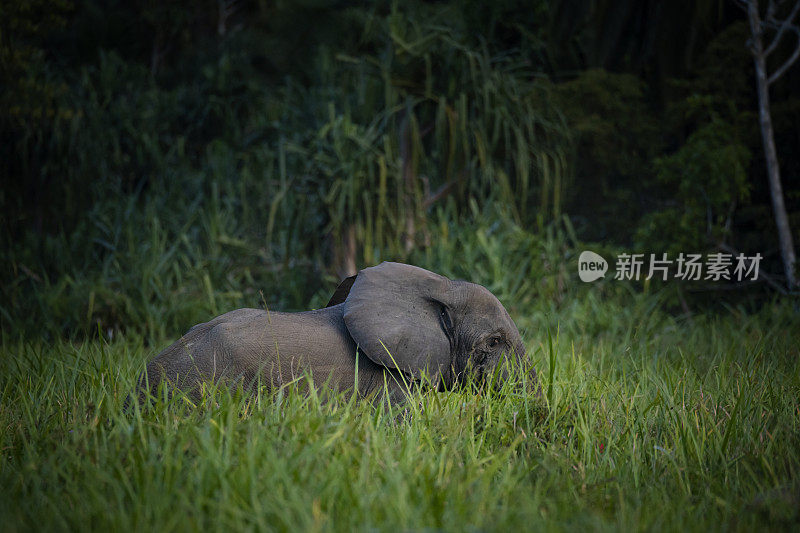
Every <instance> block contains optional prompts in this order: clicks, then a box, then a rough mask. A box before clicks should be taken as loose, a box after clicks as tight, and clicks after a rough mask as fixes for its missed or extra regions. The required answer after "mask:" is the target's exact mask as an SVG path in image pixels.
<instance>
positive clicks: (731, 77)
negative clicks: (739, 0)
mask: <svg viewBox="0 0 800 533" xmlns="http://www.w3.org/2000/svg"><path fill="white" fill-rule="evenodd" d="M747 38H748V34H747V27H746V24H745V23H744V20H743V16H742V14H741V13H740V12H739V10H738V9H737V8H736V6H735V4H734V3H733V2H729V1H722V0H698V1H694V2H683V1H678V2H665V3H659V2H642V1H639V0H617V1H589V0H570V1H563V2H558V3H556V2H546V1H533V2H518V1H515V0H503V1H498V2H476V1H474V0H449V1H439V2H421V1H408V2H395V3H376V4H372V3H369V2H347V1H341V0H301V1H295V2H253V1H246V0H240V1H231V0H218V1H217V2H211V1H209V0H203V1H199V2H188V1H185V0H175V1H171V2H149V1H135V2H115V1H100V0H85V1H76V2H75V3H74V4H73V3H71V2H68V1H67V0H30V1H27V2H6V3H3V4H2V5H0V82H2V83H0V161H2V164H1V165H0V172H2V173H3V175H2V176H1V177H2V189H0V256H1V257H2V261H0V328H2V332H1V333H0V338H1V339H2V346H1V347H0V450H2V457H1V458H0V486H2V487H3V488H4V489H3V497H2V498H0V523H3V524H4V526H6V527H8V528H10V530H15V529H20V530H27V529H30V528H32V527H33V528H42V529H79V528H80V529H85V528H87V527H88V528H92V529H108V528H119V529H132V528H136V529H165V530H170V529H171V530H176V529H177V530H184V529H200V528H206V527H219V528H222V527H226V528H229V527H233V528H236V529H241V528H246V527H247V528H259V529H268V528H274V529H282V530H287V529H292V530H293V529H298V528H299V529H304V530H312V529H314V530H319V529H339V530H352V529H353V528H361V529H368V528H377V529H390V528H391V529H396V526H399V527H400V528H403V529H423V528H442V529H447V530H464V529H467V528H474V529H511V528H512V527H516V528H519V527H525V528H526V529H531V528H538V527H539V526H541V527H547V528H553V529H570V530H571V529H576V528H584V527H591V528H597V529H606V528H608V529H625V530H628V529H632V528H670V529H678V528H682V529H683V528H691V529H709V528H711V529H719V528H730V529H739V530H751V529H753V528H754V527H758V526H764V527H772V528H792V527H795V528H796V527H797V526H798V524H800V514H798V511H797V510H798V509H799V508H800V482H798V470H799V469H800V461H799V460H798V457H800V454H799V453H798V450H799V449H800V442H798V432H797V428H798V427H800V404H798V398H800V363H799V361H800V351H798V346H800V327H798V325H800V321H798V311H797V304H796V301H794V300H792V296H791V295H790V296H786V295H777V294H775V293H774V291H773V289H772V288H771V287H770V286H766V285H764V284H763V283H759V284H752V285H744V284H742V285H734V284H726V283H713V284H712V283H705V282H699V283H682V282H679V281H676V280H670V281H668V282H666V283H661V282H659V281H656V280H653V281H652V282H623V281H615V280H611V279H606V280H601V281H598V282H596V283H594V284H584V283H581V282H580V281H579V280H578V279H577V274H576V262H577V256H578V254H579V253H580V251H581V250H583V249H586V248H589V249H591V250H594V251H596V252H600V253H603V254H604V255H606V256H607V257H612V256H613V255H614V254H616V253H618V252H621V251H626V252H639V251H641V252H653V253H655V252H662V251H668V252H670V253H674V252H678V251H683V252H698V253H701V252H710V251H715V250H719V249H720V247H721V246H724V247H725V249H735V250H739V251H742V252H745V253H747V254H755V253H757V252H758V253H761V254H762V255H763V256H764V258H765V259H764V262H763V264H762V269H763V270H764V271H765V272H767V273H770V274H771V275H772V277H773V278H774V279H777V280H780V275H779V274H777V273H778V272H781V267H780V263H779V257H778V250H777V242H776V239H775V230H774V222H773V219H772V213H771V207H770V202H769V196H768V191H767V186H766V178H765V175H764V174H765V171H764V162H763V156H762V148H761V139H760V133H759V131H758V126H757V116H756V96H755V89H754V82H753V77H752V59H751V57H750V56H749V54H748V52H747V49H746V47H745V42H746V41H747ZM781 53H783V54H784V56H785V55H786V54H785V51H781ZM798 86H800V67H798V68H795V69H793V70H791V71H789V72H788V73H787V74H786V76H784V78H782V79H781V81H780V82H779V83H778V84H776V85H775V86H773V88H772V98H773V115H774V120H775V135H776V141H777V143H778V153H779V157H780V159H781V165H782V168H783V171H784V175H785V176H787V178H786V179H785V180H784V188H785V195H786V201H787V207H788V210H789V215H790V221H791V224H792V227H793V228H794V230H795V232H797V231H800V185H798V181H797V179H795V178H796V177H797V176H798V175H800V156H799V155H798V154H800V151H798V150H797V146H798V145H799V144H800V137H799V136H800V94H798V93H797V91H792V89H793V88H794V87H798ZM381 260H401V261H406V262H411V263H414V264H418V265H420V266H423V267H426V268H429V269H431V270H434V271H436V272H440V273H442V274H444V275H447V276H450V277H453V278H464V279H469V280H471V281H475V282H477V283H481V284H483V285H485V286H486V287H488V288H489V289H490V290H492V292H494V293H495V294H496V295H497V296H498V297H499V298H500V300H501V301H502V302H503V303H504V304H505V305H506V307H507V308H508V310H509V312H510V314H511V315H512V317H513V318H514V319H515V321H516V323H517V324H518V326H519V327H520V330H521V332H522V335H523V338H524V340H525V342H526V344H527V347H528V349H529V353H530V356H531V358H532V359H533V362H534V364H535V365H536V367H537V368H538V369H539V374H540V379H541V385H542V396H541V397H538V398H536V397H525V396H521V395H519V394H518V393H517V392H514V390H512V389H511V388H509V389H507V390H505V391H502V392H501V393H499V394H497V395H488V394H486V393H485V391H483V392H478V393H476V392H474V391H456V392H452V393H441V394H435V393H430V392H422V393H420V394H419V396H418V397H415V398H414V400H413V401H410V402H409V403H408V404H407V405H406V406H400V407H395V408H393V409H387V407H386V406H373V405H371V404H369V403H364V402H361V403H359V402H352V401H350V400H349V399H348V398H347V397H344V396H343V397H340V398H338V399H336V400H335V401H330V402H328V403H324V402H321V401H320V400H319V399H318V398H317V397H314V396H312V397H305V396H303V395H299V394H294V393H293V392H292V391H291V390H289V389H286V390H282V391H279V392H277V393H273V394H270V393H267V392H263V393H262V394H260V395H258V396H257V397H255V398H252V397H248V396H244V397H243V396H241V395H238V394H237V392H236V391H229V390H218V391H212V392H211V396H210V397H209V398H207V400H206V401H205V402H204V403H203V405H201V406H199V407H188V408H187V406H186V405H184V403H183V402H182V400H181V399H180V398H178V399H176V401H175V402H173V403H172V404H166V403H159V404H158V405H156V406H155V407H154V408H152V409H150V410H148V411H145V412H141V411H139V410H134V412H128V413H125V412H124V410H123V403H124V400H125V398H126V396H127V394H128V393H129V392H130V390H131V389H132V387H133V383H134V379H135V377H136V375H137V373H138V372H139V371H140V370H141V369H142V368H143V365H144V362H145V361H146V360H147V359H148V358H149V357H151V356H152V355H153V352H154V351H155V350H156V349H158V348H159V347H161V346H163V345H164V343H165V342H166V341H167V340H168V339H173V338H175V337H176V336H177V335H178V334H180V333H182V332H183V331H185V329H186V328H187V327H189V326H191V325H193V324H195V323H197V322H200V321H204V320H206V319H208V318H209V317H211V316H214V315H215V314H218V313H221V312H223V311H226V310H229V309H232V308H235V307H241V306H249V307H259V306H267V307H269V308H270V309H280V310H304V309H309V308H317V307H321V306H323V305H325V302H326V301H327V299H328V297H329V296H330V294H331V291H332V289H333V288H334V287H335V285H336V283H337V282H338V281H339V280H340V279H341V276H342V275H345V274H347V273H349V272H351V271H352V270H353V269H354V268H361V267H363V266H368V265H371V264H375V263H377V262H379V261H381Z"/></svg>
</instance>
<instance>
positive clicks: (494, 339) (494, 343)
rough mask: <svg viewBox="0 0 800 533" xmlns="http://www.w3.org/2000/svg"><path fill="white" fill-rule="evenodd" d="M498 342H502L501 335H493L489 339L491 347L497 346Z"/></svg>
mask: <svg viewBox="0 0 800 533" xmlns="http://www.w3.org/2000/svg"><path fill="white" fill-rule="evenodd" d="M498 344H500V337H491V338H490V339H489V348H495V347H496V346H497V345H498Z"/></svg>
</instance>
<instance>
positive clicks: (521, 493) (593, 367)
mask: <svg viewBox="0 0 800 533" xmlns="http://www.w3.org/2000/svg"><path fill="white" fill-rule="evenodd" d="M638 298H641V300H638V301H633V302H628V303H627V304H625V305H620V304H613V303H610V304H608V305H606V306H605V307H604V308H602V311H604V312H606V313H609V314H611V315H612V317H613V318H611V319H607V318H604V317H598V316H597V313H598V312H600V311H601V309H598V308H597V307H596V304H595V303H594V302H593V301H591V299H589V298H587V299H585V300H583V301H582V302H576V303H575V305H574V306H572V307H570V308H568V309H567V310H565V311H562V312H561V313H560V314H557V315H549V319H550V320H551V321H552V322H553V323H555V324H557V325H560V326H557V327H556V328H555V329H551V328H548V327H546V324H545V323H539V324H538V325H539V327H538V328H534V327H533V324H531V323H528V328H527V332H526V335H525V340H526V343H527V345H528V348H529V353H530V356H531V357H532V360H533V362H534V364H535V365H536V367H537V368H538V369H539V376H540V379H541V385H542V395H541V397H538V398H537V397H534V396H527V395H520V394H518V393H515V392H514V391H513V390H505V391H502V392H501V393H499V394H495V395H488V394H486V393H485V392H469V391H456V392H448V393H436V392H430V391H428V392H418V393H415V395H414V396H413V397H412V399H411V400H410V401H409V402H408V403H406V404H404V405H400V406H394V407H391V406H385V405H374V404H372V403H369V402H363V401H362V402H358V401H354V400H352V399H351V398H348V397H347V396H345V395H343V396H339V397H336V398H334V399H332V400H329V401H327V402H323V401H321V400H320V397H319V396H316V395H311V396H304V395H302V394H299V393H297V392H295V391H293V390H291V389H284V390H281V391H278V392H274V393H272V394H269V393H266V392H262V393H260V394H258V395H256V396H247V395H241V394H239V393H238V392H237V391H229V390H225V389H222V390H216V391H213V390H212V391H211V392H210V396H209V397H207V398H206V399H205V400H204V402H202V403H201V404H200V405H199V406H197V407H190V406H186V405H184V404H182V401H181V399H180V398H178V399H176V400H175V401H174V402H173V403H171V404H170V403H164V402H157V403H156V404H155V405H154V406H153V407H151V408H150V409H148V410H144V411H142V410H139V409H134V411H133V412H131V413H128V414H125V413H124V411H123V404H124V401H125V398H126V396H127V394H128V393H129V392H130V391H131V390H132V388H133V386H134V380H135V378H136V375H137V373H138V372H139V371H140V370H141V369H142V367H143V364H144V362H145V360H146V359H147V358H149V357H151V356H152V355H153V351H154V350H153V349H152V348H149V347H146V346H145V344H144V342H143V340H142V339H141V338H140V337H139V336H137V335H130V336H126V337H124V338H117V339H115V340H114V341H113V342H111V343H106V342H103V341H99V342H86V343H70V342H65V341H58V342H55V343H43V342H41V341H36V342H33V343H30V342H27V343H26V342H22V341H14V340H9V339H5V340H4V342H3V345H2V348H0V428H2V431H0V449H2V459H1V460H0V486H2V487H3V491H2V492H3V496H2V498H0V520H1V521H2V524H3V528H4V529H5V530H8V531H14V530H30V529H99V530H106V529H110V528H113V529H159V530H191V529H201V528H202V529H205V528H213V529H218V528H219V529H222V528H226V529H227V528H234V529H237V530H240V529H251V528H252V529H267V530H297V529H301V530H341V531H347V530H354V529H355V530H366V529H378V530H397V529H411V530H421V529H444V530H455V531H462V530H465V529H475V530H509V529H520V528H522V529H526V530H530V529H547V530H575V529H586V528H590V529H600V530H619V529H623V530H634V529H640V530H641V529H671V530H676V529H687V530H709V529H710V530H718V529H733V530H742V531H751V530H753V529H776V528H777V529H792V528H796V527H798V525H800V513H799V512H798V509H800V485H798V474H799V473H800V454H798V453H797V452H798V450H799V449H800V433H798V431H797V428H798V427H800V400H798V398H800V357H798V356H799V355H800V354H799V353H798V348H797V346H798V345H800V342H798V341H800V339H799V338H798V328H797V327H796V325H797V319H796V316H795V312H794V311H792V310H791V309H790V308H789V307H788V306H786V305H782V304H776V305H774V306H769V307H766V308H764V309H763V310H762V311H761V312H760V313H758V314H756V315H747V314H743V313H738V312H736V311H735V310H732V312H730V313H728V314H726V315H724V316H718V317H710V318H707V317H703V316H696V317H694V318H692V319H686V320H683V321H676V320H675V319H670V318H669V317H668V316H666V315H664V314H663V313H661V312H659V311H658V306H657V305H652V298H653V297H652V296H640V297H638ZM530 310H531V309H529V311H530ZM518 313H519V312H518ZM533 316H535V315H533ZM591 317H594V319H593V318H591ZM515 318H518V320H520V321H523V322H524V321H525V320H526V313H525V312H522V314H521V315H518V317H515ZM592 320H595V321H596V322H597V323H599V324H602V325H604V326H605V327H608V328H609V330H608V331H607V333H602V332H597V331H596V330H595V329H594V328H593V327H592V326H593V324H592Z"/></svg>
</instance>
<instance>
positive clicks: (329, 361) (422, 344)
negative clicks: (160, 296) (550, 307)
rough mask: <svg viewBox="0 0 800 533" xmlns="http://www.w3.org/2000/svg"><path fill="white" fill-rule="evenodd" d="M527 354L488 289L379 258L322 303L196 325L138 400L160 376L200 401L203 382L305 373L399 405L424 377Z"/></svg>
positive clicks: (448, 383)
mask: <svg viewBox="0 0 800 533" xmlns="http://www.w3.org/2000/svg"><path fill="white" fill-rule="evenodd" d="M357 347H358V349H357ZM524 350H525V347H524V345H523V343H522V340H521V338H520V335H519V331H518V330H517V327H516V325H515V324H514V322H513V320H511V317H509V315H508V313H507V312H506V310H505V308H504V307H503V305H502V304H501V303H500V302H499V301H498V300H497V298H495V296H494V295H493V294H492V293H491V292H489V291H488V290H486V289H485V288H484V287H482V286H480V285H476V284H474V283H469V282H466V281H451V280H449V279H447V278H445V277H443V276H439V275H438V274H434V273H432V272H429V271H427V270H424V269H422V268H418V267H415V266H411V265H404V264H401V263H381V264H380V265H378V266H375V267H371V268H366V269H364V270H362V271H360V272H359V273H358V274H357V275H356V276H354V278H348V279H346V280H344V281H343V282H342V284H341V285H340V286H339V288H338V289H337V291H336V293H335V294H334V296H333V298H332V299H331V302H330V303H329V304H328V307H326V308H325V309H320V310H316V311H308V312H304V313H277V312H268V311H264V310H259V309H237V310H235V311H231V312H229V313H225V314H224V315H221V316H218V317H217V318H215V319H213V320H211V321H209V322H206V323H203V324H198V325H197V326H194V327H193V328H191V329H190V330H189V331H188V332H187V333H186V334H185V335H183V336H182V337H181V338H180V339H179V340H178V341H176V342H175V343H174V344H172V345H171V346H169V347H168V348H167V349H165V350H164V351H163V352H161V353H160V354H159V355H158V356H157V357H156V358H155V359H153V360H152V361H151V362H150V363H149V364H148V365H147V370H146V372H145V373H144V374H143V375H142V377H141V378H140V380H139V390H140V399H141V398H142V397H143V396H144V395H143V393H144V392H145V391H146V390H147V389H148V388H149V390H150V391H155V389H156V387H157V385H158V383H159V382H161V381H163V380H166V381H167V382H168V384H169V386H170V387H173V388H178V389H180V390H183V391H187V392H189V393H190V394H192V395H193V396H195V397H197V396H198V393H197V391H198V389H199V386H200V384H201V383H203V382H218V381H226V382H231V383H239V382H240V383H242V384H243V385H244V387H245V388H251V387H253V386H255V385H258V384H261V385H266V386H267V387H268V388H269V389H274V388H276V387H280V386H282V385H284V384H287V383H290V382H292V381H293V380H296V379H298V380H300V381H302V380H304V378H305V377H306V376H307V375H308V374H310V375H311V377H312V380H313V385H314V387H317V388H319V387H321V386H322V385H323V384H327V385H328V386H329V387H331V388H333V389H335V390H352V389H354V388H355V389H356V391H357V392H358V394H359V395H362V396H370V395H372V394H379V395H380V394H382V393H383V392H384V391H386V392H388V395H389V398H388V399H389V400H391V401H394V400H398V401H399V400H402V398H403V397H404V391H405V390H406V387H407V384H411V383H415V382H418V381H420V380H429V383H430V384H431V385H432V386H435V387H437V388H449V387H453V386H458V385H463V384H465V383H466V382H469V381H472V380H476V379H477V380H482V379H484V378H486V377H487V376H490V375H492V374H493V372H494V371H495V369H497V371H498V372H497V375H498V376H499V377H500V379H502V378H503V377H504V376H505V375H506V367H507V365H504V364H502V363H504V360H505V358H506V357H508V356H510V357H515V358H518V359H517V361H516V362H517V363H518V362H519V361H521V358H522V355H523V354H524ZM357 352H358V353H357ZM498 365H500V366H498ZM356 382H357V386H356Z"/></svg>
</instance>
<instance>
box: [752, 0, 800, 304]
mask: <svg viewBox="0 0 800 533" xmlns="http://www.w3.org/2000/svg"><path fill="white" fill-rule="evenodd" d="M747 17H748V19H749V21H750V31H751V33H752V36H753V41H752V53H753V59H754V61H755V67H756V85H757V87H758V117H759V122H760V125H761V137H762V139H763V141H764V157H765V159H766V161H767V177H768V180H769V192H770V196H771V197H772V210H773V212H774V213H775V224H776V225H777V226H778V242H779V244H780V248H781V258H782V259H783V268H784V272H785V274H786V283H787V285H788V286H789V290H793V289H794V288H795V286H796V285H797V280H796V278H795V273H794V266H795V261H796V257H795V252H794V243H793V241H792V231H791V228H790V227H789V217H788V216H787V215H786V205H785V204H784V202H783V188H782V187H781V173H780V172H781V171H780V166H779V164H778V152H777V150H776V149H775V136H774V134H773V130H772V117H771V115H770V106H769V81H768V76H767V62H766V55H765V53H764V43H763V41H762V38H761V37H762V30H761V19H760V16H759V13H758V2H757V0H752V1H751V2H748V4H747Z"/></svg>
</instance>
